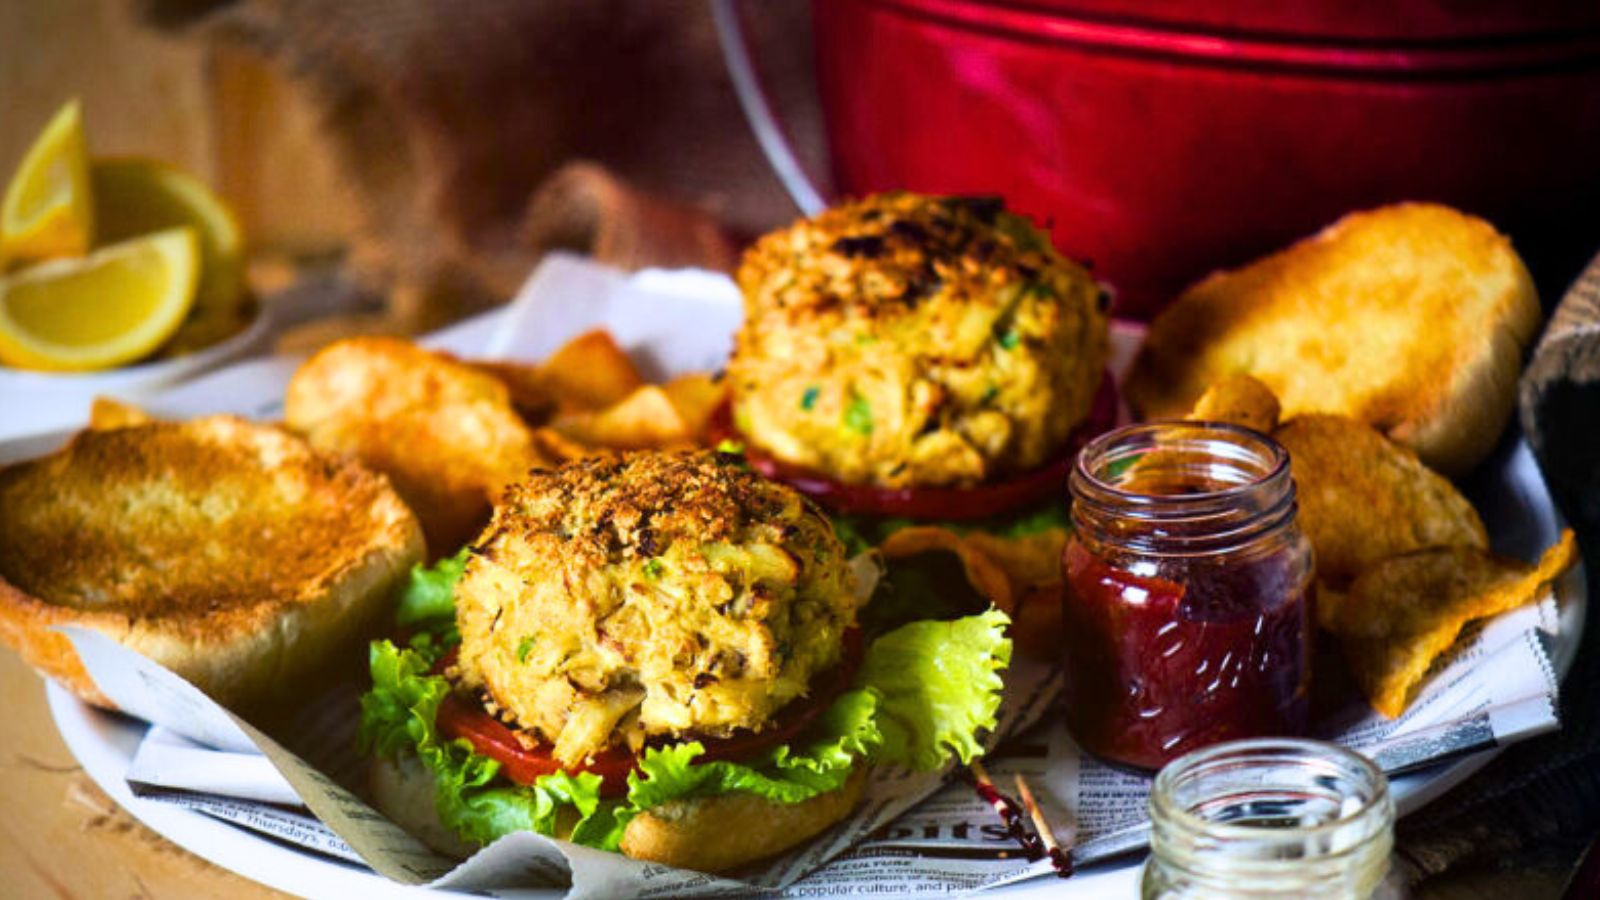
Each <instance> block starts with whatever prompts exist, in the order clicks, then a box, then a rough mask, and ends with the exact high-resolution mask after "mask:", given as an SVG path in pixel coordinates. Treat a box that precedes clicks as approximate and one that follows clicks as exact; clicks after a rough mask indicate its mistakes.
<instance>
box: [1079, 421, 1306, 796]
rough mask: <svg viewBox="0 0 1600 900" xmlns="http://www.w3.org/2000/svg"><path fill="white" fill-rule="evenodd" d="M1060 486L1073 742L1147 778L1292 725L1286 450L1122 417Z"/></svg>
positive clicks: (1299, 538) (1297, 647)
mask: <svg viewBox="0 0 1600 900" xmlns="http://www.w3.org/2000/svg"><path fill="white" fill-rule="evenodd" d="M1068 486H1069V490H1070V492H1071V494H1072V521H1073V534H1072V537H1071V538H1070V539H1069V540H1068V542H1067V546H1066V550H1065V551H1064V554H1063V561H1062V566H1063V570H1064V576H1065V587H1064V595H1063V598H1062V599H1063V607H1062V609H1063V625H1064V629H1063V630H1064V634H1065V646H1064V647H1063V652H1064V655H1065V664H1066V665H1065V671H1066V694H1065V709H1066V721H1067V726H1068V727H1069V728H1070V729H1071V731H1072V735H1073V738H1074V739H1075V740H1076V741H1077V742H1078V744H1079V746H1081V747H1082V748H1083V749H1085V750H1087V751H1089V752H1090V753H1093V754H1095V755H1096V756H1098V757H1100V758H1102V759H1104V760H1106V761H1108V762H1111V763H1115V764H1119V765H1122V766H1126V767H1131V768H1135V769H1144V770H1149V771H1154V770H1156V769H1159V768H1161V766H1163V765H1165V764H1166V763H1167V762H1169V761H1170V760H1173V759H1176V758H1177V757H1179V756H1182V755H1183V754H1185V753H1188V752H1189V751H1191V750H1195V749H1198V748H1200V747H1204V746H1206V745H1208V744H1214V743H1218V742H1220V741H1226V740H1234V739H1237V738H1247V737H1264V736H1269V735H1297V734H1303V733H1305V729H1306V718H1307V714H1308V705H1309V688H1310V674H1311V673H1310V665H1311V640H1312V628H1313V626H1314V618H1313V614H1312V608H1311V599H1310V589H1311V574H1312V568H1311V545H1310V543H1309V542H1308V541H1307V540H1306V538H1305V535H1303V534H1302V533H1301V531H1300V529H1299V527H1298V525H1297V524H1296V521H1295V514H1296V510H1297V506H1296V504H1295V489H1294V482H1293V480H1291V479H1290V477H1289V454H1288V453H1287V451H1285V450H1284V449H1283V448H1282V447H1280V446H1278V444H1277V443H1275V442H1274V441H1273V440H1272V439H1271V438H1269V437H1267V436H1265V435H1263V434H1258V433H1257V432H1254V431H1251V430H1249V429H1247V428H1240V427H1237V426H1233V425H1223V424H1217V423H1209V422H1156V423H1150V424H1143V425H1130V426H1127V427H1124V428H1119V429H1117V430H1115V431H1111V432H1108V433H1106V434H1104V435H1101V436H1100V437H1099V438H1097V439H1096V440H1094V441H1092V442H1091V443H1089V444H1088V445H1087V446H1086V447H1084V448H1083V450H1082V451H1081V452H1080V453H1079V455H1078V459H1077V464H1076V465H1075V467H1074V468H1073V471H1072V475H1071V477H1070V479H1069V482H1068Z"/></svg>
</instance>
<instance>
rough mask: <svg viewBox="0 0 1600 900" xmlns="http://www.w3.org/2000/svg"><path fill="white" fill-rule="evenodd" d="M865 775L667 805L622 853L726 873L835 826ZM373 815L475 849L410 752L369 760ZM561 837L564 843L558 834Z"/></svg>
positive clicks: (642, 823)
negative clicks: (440, 806)
mask: <svg viewBox="0 0 1600 900" xmlns="http://www.w3.org/2000/svg"><path fill="white" fill-rule="evenodd" d="M865 782H866V772H865V769H858V770H857V771H856V772H855V773H854V774H852V775H851V776H850V778H849V780H848V781H846V782H845V784H844V786H843V787H841V788H840V789H839V790H836V791H830V792H828V793H826V794H820V795H818V796H816V797H813V798H811V799H810V800H807V801H805V802H804V803H794V804H789V805H782V804H777V803H772V802H771V801H768V800H764V799H762V798H760V797H756V796H753V795H750V794H727V795H724V796H721V797H711V798H707V799H703V800H687V801H683V802H679V803H672V804H668V805H667V806H663V807H660V808H657V809H653V810H651V811H649V812H647V813H643V814H641V815H639V816H637V817H635V818H634V820H633V821H632V822H629V823H628V828H627V830H626V831H624V832H623V835H622V852H623V853H624V854H626V855H628V856H631V857H633V858H634V859H641V860H645V861H648V862H655V863H661V864H662V865H667V866H675V867H677V868H680V869H693V870H695V871H699V872H725V871H727V870H729V869H736V868H739V867H740V866H743V865H746V864H748V863H752V862H755V861H757V860H761V859H766V858H767V857H769V856H774V855H776V854H779V853H782V852H783V851H785V850H788V849H789V848H791V847H795V846H797V845H799V844H802V843H804V842H806V841H808V840H810V839H811V838H813V837H815V836H816V835H818V834H820V833H821V832H822V831H824V830H825V829H827V828H829V827H831V826H832V825H834V824H836V823H838V822H839V821H840V820H842V819H843V818H844V817H845V816H847V815H849V814H850V811H851V810H853V809H855V806H856V803H858V802H859V801H860V800H861V789H862V785H863V784H865ZM368 783H369V786H370V787H371V789H372V794H373V799H374V800H375V801H376V803H377V806H378V809H379V810H380V811H381V812H382V813H383V814H384V815H386V816H388V817H389V818H390V819H391V820H393V821H394V822H395V824H397V825H399V826H401V827H402V828H404V829H406V831H408V832H410V833H411V834H413V835H415V836H416V837H417V839H419V840H421V841H422V842H423V843H424V844H427V845H428V846H429V847H431V848H433V849H434V850H437V851H439V852H440V853H444V854H446V855H449V856H455V857H459V858H465V857H466V856H469V855H471V853H472V852H473V851H474V850H475V849H476V848H474V847H473V846H472V845H470V844H468V843H466V842H464V841H462V840H461V839H460V838H459V837H457V836H456V835H455V833H454V832H452V831H451V830H450V829H449V828H448V827H446V826H445V825H444V823H442V822H440V821H439V815H438V811H437V809H436V808H435V807H434V801H433V775H432V773H430V772H429V771H428V770H427V769H426V768H424V767H423V765H422V763H421V762H419V761H418V760H417V758H416V757H415V756H413V755H411V754H409V753H407V754H401V756H400V757H399V758H398V759H392V760H391V759H382V758H380V759H376V760H374V761H373V763H372V767H371V770H370V772H369V777H368ZM558 836H560V837H565V833H564V830H563V833H562V834H559V835H558Z"/></svg>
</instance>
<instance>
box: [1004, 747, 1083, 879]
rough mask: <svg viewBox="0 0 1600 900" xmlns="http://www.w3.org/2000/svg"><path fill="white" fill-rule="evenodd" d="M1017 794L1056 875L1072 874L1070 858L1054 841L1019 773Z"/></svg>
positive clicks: (1037, 802) (1053, 834) (1046, 822)
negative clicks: (1042, 842)
mask: <svg viewBox="0 0 1600 900" xmlns="http://www.w3.org/2000/svg"><path fill="white" fill-rule="evenodd" d="M1016 781H1017V794H1018V795H1020V796H1021V797H1022V806H1023V808H1024V809H1026V810H1027V811H1028V818H1030V819H1032V820H1033V830H1034V831H1035V832H1037V833H1038V835H1039V839H1040V840H1042V841H1044V849H1045V855H1047V856H1049V857H1050V862H1051V864H1053V865H1054V866H1055V868H1056V874H1057V875H1060V876H1061V877H1062V878H1066V877H1067V876H1069V875H1071V874H1072V857H1071V856H1069V855H1068V854H1067V852H1066V851H1065V850H1063V849H1061V843H1060V842H1059V841H1057V840H1056V834H1055V832H1054V831H1053V830H1051V828H1050V823H1049V822H1048V821H1047V820H1046V819H1045V817H1044V810H1043V809H1041V808H1040V807H1039V801H1037V800H1035V799H1034V798H1033V791H1031V790H1029V789H1028V783H1027V782H1026V781H1024V780H1023V779H1022V775H1021V774H1020V773H1019V774H1018V775H1017V776H1016Z"/></svg>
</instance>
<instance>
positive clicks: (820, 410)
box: [728, 193, 1108, 518]
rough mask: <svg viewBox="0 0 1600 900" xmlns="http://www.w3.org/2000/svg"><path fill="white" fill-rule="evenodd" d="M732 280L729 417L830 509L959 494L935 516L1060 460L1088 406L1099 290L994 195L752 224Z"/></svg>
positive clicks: (900, 200)
mask: <svg viewBox="0 0 1600 900" xmlns="http://www.w3.org/2000/svg"><path fill="white" fill-rule="evenodd" d="M738 282H739V287H740V289H741V291H742V292H743V294H744V298H745V321H744V324H743V326H742V328H741V330H740V332H739V334H738V337H737V341H736V346H735V350H734V354H733V357H732V359H731V361H730V362H729V365H728V376H729V378H730V381H731V390H732V403H731V420H732V422H731V424H732V426H733V428H734V429H735V430H736V431H737V432H738V434H739V436H740V437H741V438H742V439H743V441H744V442H745V444H746V446H747V449H748V451H749V452H750V454H751V459H752V462H754V463H756V464H757V465H760V466H762V467H763V469H764V470H768V471H772V472H774V473H775V474H778V475H780V477H784V478H785V480H789V481H791V482H792V483H794V484H796V485H797V486H799V487H800V488H801V489H802V490H806V491H807V492H808V493H812V494H813V495H814V496H817V497H818V498H819V499H820V500H822V502H824V503H825V504H826V505H828V506H830V508H833V509H835V510H836V511H842V512H867V513H873V512H877V513H884V514H898V515H912V516H917V515H918V513H917V512H916V511H915V510H913V509H910V508H907V507H906V506H905V505H904V504H903V503H902V504H901V505H899V506H895V505H894V501H895V498H900V499H902V500H904V499H905V498H907V497H913V496H914V495H915V493H916V492H918V491H925V492H932V493H943V494H944V495H948V496H950V497H953V498H962V497H964V498H965V499H966V501H967V502H964V503H958V504H955V506H956V507H958V508H954V509H950V510H945V511H944V513H943V514H939V513H935V517H939V518H971V517H976V516H984V515H992V514H993V513H994V512H996V511H997V510H995V509H993V508H991V507H992V506H994V504H993V503H992V502H988V500H986V499H985V498H984V493H985V491H984V489H987V488H994V487H1000V486H1004V485H1008V484H1016V483H1017V482H1019V481H1026V480H1027V479H1029V478H1030V477H1031V476H1034V475H1036V474H1038V473H1040V472H1041V471H1043V470H1050V471H1054V470H1056V469H1059V470H1060V472H1059V473H1058V474H1064V473H1065V470H1066V466H1065V465H1061V463H1062V462H1063V461H1064V460H1065V459H1066V458H1067V457H1069V456H1070V449H1071V438H1072V437H1073V435H1074V432H1075V431H1080V429H1081V427H1082V426H1083V425H1084V423H1085V420H1086V419H1088V418H1090V415H1091V411H1092V410H1094V408H1095V406H1096V399H1097V394H1098V393H1099V392H1100V388H1101V379H1102V375H1103V372H1104V369H1105V363H1106V356H1107V347H1108V339H1107V313H1106V303H1107V297H1106V295H1105V294H1104V293H1103V291H1102V289H1101V287H1100V286H1099V285H1098V284H1097V283H1096V282H1095V280H1094V279H1093V278H1092V277H1091V276H1090V275H1089V273H1088V272H1087V271H1086V270H1085V269H1084V268H1083V267H1081V266H1079V265H1077V264H1076V263H1073V262H1071V261H1069V260H1067V259H1065V258H1064V257H1062V256H1061V255H1060V254H1058V253H1057V252H1056V251H1055V250H1054V249H1053V248H1052V247H1051V245H1050V241H1049V239H1048V237H1047V236H1046V235H1045V234H1044V233H1043V232H1041V231H1039V230H1037V229H1035V228H1034V227H1033V226H1032V224H1030V223H1029V222H1028V221H1027V220H1026V219H1024V218H1023V217H1021V216H1018V215H1015V214H1012V213H1009V212H1006V211H1005V210H1004V209H1003V208H1002V205H1001V203H1000V201H999V200H998V199H995V198H968V197H928V196H922V195H917V194H910V193H894V194H883V195H878V196H874V197H869V198H867V199H865V200H860V201H857V202H854V203H850V204H847V205H844V206H840V207H837V208H835V209H831V210H828V211H826V212H824V213H822V214H820V215H818V216H816V217H814V218H811V219H805V220H801V221H799V222H797V223H795V224H794V225H791V226H789V227H788V228H785V229H783V230H781V231H777V232H774V233H772V234H769V235H767V236H766V237H764V238H762V239H761V240H760V241H758V242H757V243H756V244H755V246H754V247H752V248H751V250H750V251H749V252H748V253H747V254H746V256H745V259H744V262H743V264H742V265H741V267H740V269H739V272H738ZM1102 405H1103V404H1102ZM1056 481H1060V479H1059V478H1058V479H1056ZM1050 486H1051V485H1049V484H1043V485H1041V484H1037V483H1036V484H1034V485H1032V487H1033V488H1034V490H1030V491H1023V492H1021V493H1022V494H1027V495H1029V496H1031V497H1032V498H1033V499H1037V496H1038V494H1039V493H1040V490H1039V489H1040V488H1044V489H1048V488H1049V487H1050ZM962 492H964V493H962ZM873 497H877V498H879V500H880V501H885V502H888V503H889V504H890V508H877V507H872V504H871V503H870V502H869V501H870V500H871V499H872V498H873ZM990 499H992V498H990ZM863 504H866V507H863ZM1002 505H1003V504H1002ZM880 506H881V503H880ZM841 507H846V508H841ZM963 508H964V509H963Z"/></svg>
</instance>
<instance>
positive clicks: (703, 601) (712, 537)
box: [456, 452, 856, 764]
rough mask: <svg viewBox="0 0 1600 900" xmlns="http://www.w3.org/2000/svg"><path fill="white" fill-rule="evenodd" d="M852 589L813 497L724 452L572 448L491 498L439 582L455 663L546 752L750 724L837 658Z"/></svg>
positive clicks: (561, 753) (579, 753) (572, 753)
mask: <svg viewBox="0 0 1600 900" xmlns="http://www.w3.org/2000/svg"><path fill="white" fill-rule="evenodd" d="M853 588H854V581H853V577H852V575H851V573H850V569H849V567H848V564H847V560H846V558H845V549H844V546H843V545H842V544H841V543H840V542H839V539H838V538H837V537H836V536H835V535H834V532H833V527H832V525H831V524H830V523H829V521H828V519H827V518H826V517H825V516H824V515H823V514H822V512H821V511H820V510H818V509H817V508H816V506H815V505H813V504H812V503H811V502H810V501H808V500H806V499H804V498H803V497H801V496H800V495H799V494H798V493H796V492H795V491H794V490H792V489H790V488H788V487H785V486H783V485H779V484H776V483H773V482H769V481H766V480H764V479H762V478H761V477H760V476H758V475H756V474H755V473H753V472H750V471H747V470H746V469H744V468H743V467H742V465H741V464H740V463H739V461H738V460H737V459H733V458H729V457H725V456H722V455H719V454H714V453H709V452H693V453H640V454H633V455H629V456H626V457H623V458H621V459H594V460H584V461H580V462H576V463H572V464H569V465H566V466H563V467H561V468H558V469H555V470H552V471H547V472H536V473H533V474H532V475H531V476H530V477H529V479H528V480H526V481H524V482H521V483H519V484H517V485H514V486H513V487H511V488H510V489H509V490H508V491H507V493H506V495H505V496H504V498H503V499H502V501H501V503H500V505H499V506H498V507H497V508H496V509H495V514H494V520H493V521H492V522H491V523H490V525H489V528H488V529H487V530H486V531H485V532H484V534H483V537H482V538H481V539H480V541H479V542H478V545H477V546H476V547H474V548H473V550H472V553H471V556H470V559H469V561H468V563H467V568H466V573H465V575H464V576H463V577H462V580H461V582H460V584H459V585H458V586H457V589H456V607H457V623H458V625H459V627H460V630H461V650H460V656H459V663H458V665H459V677H460V680H461V682H462V684H463V685H464V686H466V687H469V688H474V689H480V690H482V691H483V692H484V693H485V694H486V695H487V700H488V702H489V708H490V710H491V712H496V713H498V714H499V715H500V716H501V717H502V718H503V719H505V720H506V721H508V722H509V723H511V724H513V725H515V726H520V727H521V728H522V729H524V730H525V731H526V732H528V734H529V736H530V737H531V738H532V739H535V740H540V741H545V742H549V743H551V744H554V748H555V749H554V753H555V756H556V758H557V759H558V760H559V761H561V762H562V763H563V764H574V763H577V762H579V761H582V760H583V759H585V758H587V757H588V756H590V755H591V754H593V753H594V752H596V751H598V750H601V749H603V748H605V747H608V746H614V745H623V746H627V747H630V748H632V749H635V750H637V749H638V748H639V747H640V746H641V745H642V744H643V742H644V741H645V740H646V739H648V738H651V737H655V736H659V735H669V736H686V735H703V736H707V737H720V736H726V735H728V734H730V733H731V732H733V731H735V730H737V729H751V730H760V729H761V728H762V726H763V725H765V723H766V722H767V721H768V720H769V719H770V717H771V716H772V714H773V713H775V712H777V711H778V710H779V709H780V708H781V707H783V706H784V705H785V704H786V703H788V702H790V701H791V700H794V699H796V698H799V697H802V696H804V695H805V693H806V691H807V687H808V685H809V684H810V682H811V679H812V676H813V674H815V673H817V672H820V671H823V670H825V669H828V668H830V667H832V666H834V665H836V664H838V663H839V661H840V657H841V654H842V650H841V646H842V645H841V641H840V638H841V635H842V634H843V632H844V631H845V630H846V629H847V628H849V627H851V626H852V625H853V624H854V622H855V613H856V610H855V605H856V600H855V597H854V591H853Z"/></svg>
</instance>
